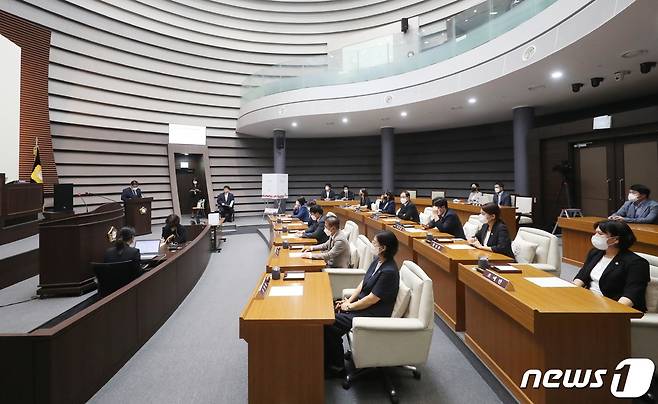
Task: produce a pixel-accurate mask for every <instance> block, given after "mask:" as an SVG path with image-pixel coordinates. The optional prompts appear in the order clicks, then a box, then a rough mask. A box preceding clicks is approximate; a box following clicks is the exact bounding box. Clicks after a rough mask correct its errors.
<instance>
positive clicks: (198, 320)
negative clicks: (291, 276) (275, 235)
mask: <svg viewBox="0 0 658 404" xmlns="http://www.w3.org/2000/svg"><path fill="white" fill-rule="evenodd" d="M267 253H268V249H267V247H266V244H265V242H264V241H263V238H261V237H260V236H259V235H258V234H256V233H246V234H234V235H230V236H228V237H227V242H226V244H225V245H224V248H223V251H222V252H221V253H220V254H215V255H213V257H212V258H211V261H210V263H209V266H208V268H207V269H206V272H205V273H204V275H203V276H202V277H201V279H200V280H199V282H198V284H197V285H196V287H195V288H194V290H192V292H191V293H190V294H189V295H188V297H187V298H186V299H185V301H184V302H183V303H182V304H181V306H180V307H179V308H178V309H177V310H176V312H175V313H174V314H173V315H172V316H171V317H170V318H169V320H168V321H167V322H166V323H165V324H164V326H163V327H162V328H161V329H160V330H158V332H157V333H156V334H155V335H154V336H153V337H152V338H151V339H150V340H149V341H148V342H147V343H146V344H145V345H144V346H143V347H142V349H141V350H140V351H139V352H137V353H136V354H135V355H134V356H133V357H132V358H131V359H130V360H129V361H128V362H127V363H126V365H125V366H124V367H123V368H122V369H121V370H119V372H118V373H117V374H116V375H115V376H114V377H113V378H112V379H111V380H110V381H109V382H108V383H107V384H106V385H105V386H103V387H102V388H101V389H100V390H99V391H98V393H97V394H96V395H95V396H94V397H93V398H92V399H91V400H90V402H92V403H123V404H128V403H245V402H246V401H247V344H246V342H244V341H242V340H240V339H239V337H238V317H239V314H240V312H241V310H242V308H243V306H244V305H245V303H246V301H247V298H248V296H249V294H250V292H251V291H252V289H253V287H254V285H255V283H256V281H257V278H258V276H259V274H260V273H261V271H262V270H263V268H264V265H265V260H266V257H267ZM419 370H421V372H422V379H421V380H415V379H413V378H412V377H411V375H410V374H409V373H406V372H402V371H399V372H398V371H396V372H395V377H394V381H395V383H396V386H397V387H398V391H399V394H400V396H401V401H402V402H406V403H439V402H442V403H508V402H513V399H512V398H511V396H509V394H508V393H507V392H506V391H505V390H504V389H503V388H502V387H501V385H500V384H499V383H498V382H497V381H496V380H495V379H494V378H493V377H492V376H491V374H490V373H489V371H488V370H487V369H486V368H484V367H483V366H482V365H481V363H480V362H479V361H478V360H477V359H475V358H474V356H473V355H472V354H471V353H470V351H468V349H467V348H466V347H465V346H464V344H463V342H462V341H461V339H460V338H459V337H458V336H457V335H455V333H453V332H452V331H450V330H449V329H447V328H446V327H445V326H444V325H443V324H441V323H440V321H439V322H437V326H436V328H435V331H434V336H433V340H432V348H431V351H430V355H429V361H428V363H427V364H426V365H425V366H422V367H421V368H420V369H419ZM325 383H326V398H327V400H326V402H327V403H385V402H387V401H388V396H387V393H386V391H385V389H384V387H383V385H382V383H381V380H379V378H377V377H374V376H371V377H367V378H364V379H363V380H361V381H359V382H357V383H355V384H354V386H353V387H352V388H351V389H350V390H348V391H346V390H343V388H342V387H341V384H340V380H328V381H326V382H325Z"/></svg>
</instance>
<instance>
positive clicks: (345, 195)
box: [338, 185, 354, 201]
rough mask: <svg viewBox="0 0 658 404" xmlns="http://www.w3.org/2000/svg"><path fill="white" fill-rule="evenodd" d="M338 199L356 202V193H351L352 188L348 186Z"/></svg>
mask: <svg viewBox="0 0 658 404" xmlns="http://www.w3.org/2000/svg"><path fill="white" fill-rule="evenodd" d="M338 198H340V199H342V200H344V201H352V200H354V192H352V191H350V187H348V186H347V185H343V192H341V193H340V195H338Z"/></svg>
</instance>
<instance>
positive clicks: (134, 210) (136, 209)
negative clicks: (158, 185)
mask: <svg viewBox="0 0 658 404" xmlns="http://www.w3.org/2000/svg"><path fill="white" fill-rule="evenodd" d="M151 202H153V198H132V199H128V200H126V201H125V202H124V203H123V206H124V208H125V213H126V226H130V227H132V228H134V229H135V235H137V236H141V235H142V234H151Z"/></svg>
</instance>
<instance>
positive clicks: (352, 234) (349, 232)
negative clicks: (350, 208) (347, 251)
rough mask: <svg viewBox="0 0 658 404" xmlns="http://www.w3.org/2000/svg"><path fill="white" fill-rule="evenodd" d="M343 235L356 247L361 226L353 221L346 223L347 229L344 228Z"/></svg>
mask: <svg viewBox="0 0 658 404" xmlns="http://www.w3.org/2000/svg"><path fill="white" fill-rule="evenodd" d="M343 234H344V235H345V237H347V241H349V242H350V244H352V245H354V244H355V243H356V239H357V238H358V237H359V225H357V224H356V223H354V222H353V221H351V220H348V221H346V222H345V227H343Z"/></svg>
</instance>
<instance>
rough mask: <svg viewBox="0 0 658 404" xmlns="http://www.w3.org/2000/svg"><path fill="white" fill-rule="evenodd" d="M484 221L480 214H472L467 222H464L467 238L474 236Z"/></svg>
mask: <svg viewBox="0 0 658 404" xmlns="http://www.w3.org/2000/svg"><path fill="white" fill-rule="evenodd" d="M482 225H483V223H482V222H481V221H480V217H479V215H471V216H469V217H468V220H467V221H466V223H464V226H463V228H464V235H465V236H466V238H467V239H469V238H471V237H474V236H475V234H476V233H477V232H478V231H480V229H481V228H482Z"/></svg>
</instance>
